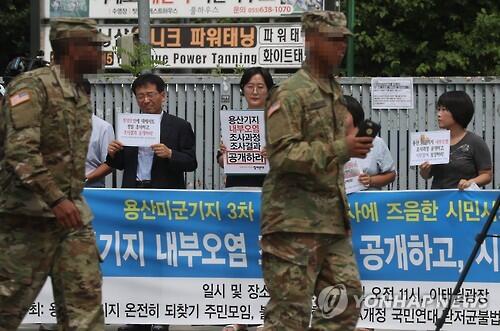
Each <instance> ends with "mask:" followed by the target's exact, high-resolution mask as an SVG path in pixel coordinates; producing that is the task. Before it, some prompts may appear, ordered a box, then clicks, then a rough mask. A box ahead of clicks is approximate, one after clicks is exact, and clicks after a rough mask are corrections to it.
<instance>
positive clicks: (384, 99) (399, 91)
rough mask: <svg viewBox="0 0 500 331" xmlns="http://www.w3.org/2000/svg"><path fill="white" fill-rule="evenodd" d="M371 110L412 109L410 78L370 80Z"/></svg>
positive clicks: (377, 78)
mask: <svg viewBox="0 0 500 331" xmlns="http://www.w3.org/2000/svg"><path fill="white" fill-rule="evenodd" d="M371 86H372V91H371V92H372V109H413V108H414V104H413V78H412V77H375V78H372V82H371Z"/></svg>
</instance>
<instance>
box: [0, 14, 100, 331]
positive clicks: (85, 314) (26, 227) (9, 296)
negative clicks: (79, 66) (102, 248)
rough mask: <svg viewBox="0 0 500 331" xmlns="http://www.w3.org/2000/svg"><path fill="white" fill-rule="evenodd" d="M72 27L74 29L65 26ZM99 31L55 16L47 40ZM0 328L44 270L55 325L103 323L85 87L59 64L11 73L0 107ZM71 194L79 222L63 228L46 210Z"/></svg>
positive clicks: (20, 310)
mask: <svg viewBox="0 0 500 331" xmlns="http://www.w3.org/2000/svg"><path fill="white" fill-rule="evenodd" d="M68 31H71V32H68ZM73 32H76V33H77V34H78V35H85V33H87V34H90V35H93V38H95V40H96V41H101V40H100V39H99V38H101V37H100V35H97V30H96V29H95V21H92V20H82V19H60V20H56V21H55V22H54V23H53V26H52V30H51V40H53V39H54V38H57V37H58V36H61V35H64V38H70V37H71V33H73ZM0 123H1V124H0V157H1V160H0V331H7V330H9V331H11V330H16V329H17V327H18V325H19V324H20V322H21V320H22V319H23V317H24V316H25V314H26V312H27V310H28V309H29V307H30V306H31V304H32V303H33V301H34V300H35V298H36V296H37V295H38V293H39V291H40V289H41V288H42V286H43V284H44V283H45V280H46V279H47V276H49V275H50V276H51V279H52V286H53V289H54V301H55V304H56V313H57V320H58V325H59V328H60V330H96V331H97V330H104V316H103V311H102V307H101V285H102V276H101V271H100V265H99V256H98V250H97V246H96V241H95V235H94V230H93V228H92V225H91V220H92V213H91V211H90V209H89V207H88V206H87V204H86V202H85V200H84V198H83V196H82V189H83V186H84V179H85V156H86V154H87V146H88V141H89V138H90V132H91V110H90V106H89V100H88V98H87V96H86V95H85V92H84V91H83V90H82V89H80V88H77V87H76V86H75V85H74V84H73V83H71V82H69V81H68V80H67V79H66V78H64V77H63V74H62V73H61V69H60V68H59V67H58V66H52V67H50V68H41V69H37V70H34V71H31V72H28V73H25V74H22V75H20V76H19V77H17V78H16V79H14V80H13V81H12V82H11V83H10V85H9V87H8V89H7V95H6V96H5V102H4V105H3V107H2V109H1V112H0ZM62 198H66V199H69V200H71V201H72V202H73V203H74V204H75V206H76V207H77V209H78V210H79V212H80V217H81V219H82V222H83V223H84V226H83V227H82V228H80V229H67V228H64V227H63V226H62V225H60V224H59V223H58V222H57V221H56V219H55V216H54V214H53V213H52V211H51V206H53V205H54V204H55V203H57V201H60V200H61V199H62Z"/></svg>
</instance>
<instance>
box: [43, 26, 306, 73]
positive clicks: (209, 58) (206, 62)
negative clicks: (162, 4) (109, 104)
mask: <svg viewBox="0 0 500 331" xmlns="http://www.w3.org/2000/svg"><path fill="white" fill-rule="evenodd" d="M49 29H50V28H49V27H48V26H45V27H44V30H43V31H44V38H43V41H44V42H43V45H42V46H43V49H44V51H45V57H46V59H47V60H49V59H50V54H51V52H52V48H51V46H50V42H49V31H50V30H49ZM99 29H100V30H101V31H102V32H103V33H104V34H106V35H108V36H110V37H111V42H109V43H106V44H105V45H104V51H105V52H106V68H118V67H119V64H118V63H119V59H118V57H117V56H116V54H114V53H113V48H114V47H115V46H116V38H119V37H120V36H122V35H127V34H130V33H132V32H134V31H136V29H137V27H136V26H135V25H132V24H129V25H101V26H99ZM301 30H302V29H301V26H300V24H298V23H291V24H251V25H250V24H231V25H210V24H198V25H157V26H152V27H151V44H152V45H153V51H152V57H153V58H154V59H156V60H160V61H163V63H164V65H160V67H168V68H205V69H207V68H208V69H210V68H217V67H220V68H236V67H250V66H261V67H274V68H279V67H284V68H298V67H300V66H301V64H302V62H303V61H304V39H303V36H302V33H301Z"/></svg>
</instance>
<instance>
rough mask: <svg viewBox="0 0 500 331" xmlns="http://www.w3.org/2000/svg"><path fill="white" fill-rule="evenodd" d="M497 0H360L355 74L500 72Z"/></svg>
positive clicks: (481, 73)
mask: <svg viewBox="0 0 500 331" xmlns="http://www.w3.org/2000/svg"><path fill="white" fill-rule="evenodd" d="M499 9H500V2H499V1H498V0H494V1H490V0H476V1H470V0H446V1H440V0H394V1H383V0H358V1H356V24H355V43H356V51H355V68H356V75H357V76H383V75H387V76H476V75H481V76H486V75H500V12H499Z"/></svg>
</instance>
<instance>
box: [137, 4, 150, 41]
mask: <svg viewBox="0 0 500 331" xmlns="http://www.w3.org/2000/svg"><path fill="white" fill-rule="evenodd" d="M137 6H138V13H139V42H140V43H141V44H143V45H149V44H150V35H149V34H150V28H151V23H150V17H149V15H150V10H149V0H137Z"/></svg>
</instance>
